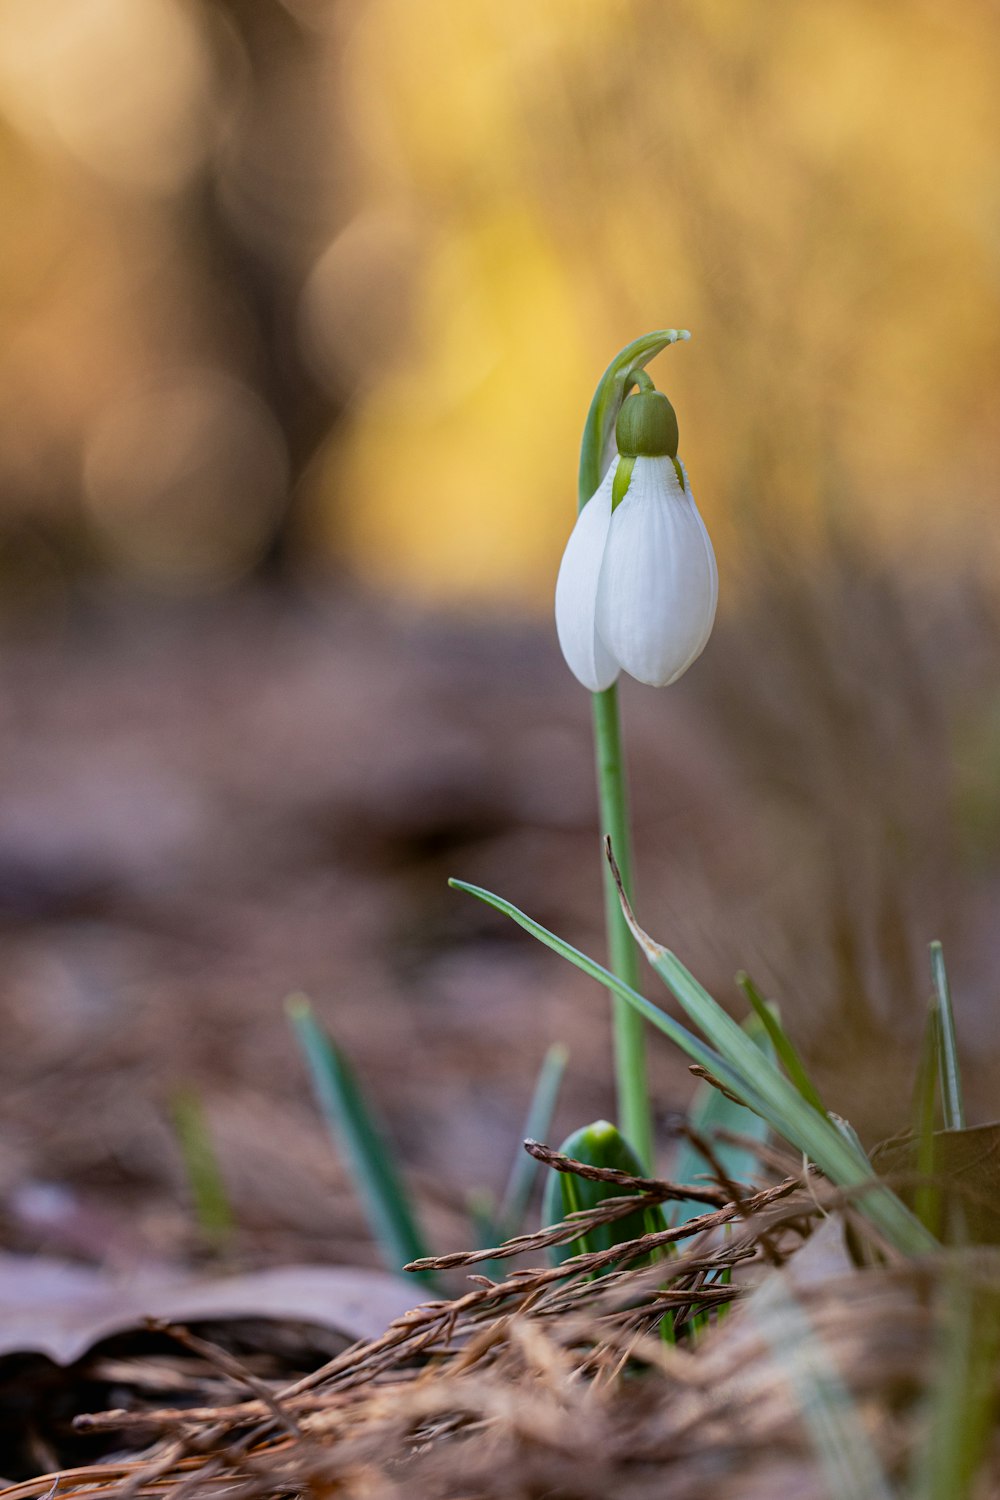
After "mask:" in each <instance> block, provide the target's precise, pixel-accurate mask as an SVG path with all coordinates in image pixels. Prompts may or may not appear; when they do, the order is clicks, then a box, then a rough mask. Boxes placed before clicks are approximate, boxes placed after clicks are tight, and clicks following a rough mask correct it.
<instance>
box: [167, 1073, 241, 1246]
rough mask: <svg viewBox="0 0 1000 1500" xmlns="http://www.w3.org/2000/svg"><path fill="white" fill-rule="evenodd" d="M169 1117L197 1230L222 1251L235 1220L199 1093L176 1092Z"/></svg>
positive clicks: (194, 1091)
mask: <svg viewBox="0 0 1000 1500" xmlns="http://www.w3.org/2000/svg"><path fill="white" fill-rule="evenodd" d="M171 1116H172V1118H173V1125H174V1134H175V1136H176V1138H177V1144H178V1147H179V1148H180V1153H181V1159H182V1161H183V1163H184V1173H185V1176H186V1177H187V1184H188V1191H189V1192H190V1194H191V1204H192V1207H193V1209H194V1216H195V1219H196V1221H197V1224H198V1228H199V1229H200V1230H201V1232H202V1234H203V1235H204V1236H205V1239H206V1241H207V1242H208V1243H209V1244H210V1245H212V1246H213V1247H214V1248H215V1249H222V1248H223V1247H224V1245H225V1244H226V1242H227V1241H228V1240H229V1239H230V1237H231V1236H232V1232H233V1228H234V1225H235V1220H234V1216H233V1211H232V1207H231V1205H230V1202H229V1195H228V1193H227V1192H226V1184H225V1180H224V1178H223V1176H222V1169H221V1168H220V1166H219V1159H218V1157H217V1155H216V1153H215V1147H214V1146H213V1144H212V1135H211V1132H210V1130H209V1128H208V1121H207V1120H206V1119H205V1110H204V1107H203V1105H202V1102H201V1095H200V1094H199V1093H198V1091H197V1090H196V1089H193V1088H181V1089H178V1090H177V1092H176V1093H175V1094H174V1096H173V1099H172V1101H171Z"/></svg>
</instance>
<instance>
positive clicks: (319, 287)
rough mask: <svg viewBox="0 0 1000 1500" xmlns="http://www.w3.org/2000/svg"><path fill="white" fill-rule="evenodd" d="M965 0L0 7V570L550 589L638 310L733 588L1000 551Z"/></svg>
mask: <svg viewBox="0 0 1000 1500" xmlns="http://www.w3.org/2000/svg"><path fill="white" fill-rule="evenodd" d="M998 32H1000V13H998V11H997V10H996V8H995V7H994V6H993V5H991V4H987V3H985V0H982V3H980V0H950V3H947V4H946V3H944V0H900V3H897V4H894V5H885V4H876V3H872V0H819V3H814V4H810V5H804V4H802V3H795V0H768V3H767V4H749V3H746V0H677V3H672V4H667V3H664V0H505V3H504V4H503V5H497V4H494V3H492V0H462V3H461V4H455V3H454V0H349V3H340V4H333V3H323V0H286V3H285V4H280V3H278V0H258V3H249V0H245V3H242V4H236V3H232V4H229V5H226V4H222V3H219V4H210V3H198V0H0V192H2V195H3V201H4V204H5V210H4V213H3V215H2V219H0V574H2V577H3V580H4V591H5V600H6V602H7V605H8V607H13V605H17V604H19V603H22V602H27V603H29V604H31V605H33V606H34V605H36V604H37V603H38V602H39V601H41V602H42V603H43V604H44V603H45V602H46V601H50V600H52V599H57V598H58V597H59V596H60V594H61V593H62V592H63V591H64V590H65V589H66V588H67V587H68V586H70V585H72V584H73V583H74V582H75V580H77V579H79V578H81V577H82V578H94V577H96V578H98V579H101V578H107V577H111V578H116V577H121V578H123V579H124V580H125V581H126V582H127V583H128V584H130V585H137V586H139V587H141V588H144V589H145V588H151V589H154V590H158V591H160V590H165V591H167V592H168V593H171V594H176V593H178V592H180V593H181V594H191V593H194V594H197V593H199V592H203V591H205V590H209V591H215V590H218V589H219V588H220V587H222V586H225V585H228V584H230V583H233V582H235V581H238V580H240V579H242V578H245V577H247V576H250V575H252V574H254V573H255V572H257V571H260V570H261V569H265V570H266V569H267V568H269V567H271V566H272V565H274V564H277V565H279V566H280V567H281V568H282V569H285V568H290V569H291V570H292V571H293V572H299V573H301V572H307V573H318V574H319V575H320V576H321V577H322V576H323V575H324V574H325V572H326V570H327V569H328V568H332V567H335V566H336V567H339V566H340V565H342V564H343V563H345V562H346V563H347V564H348V565H349V566H351V567H353V568H354V569H356V570H357V572H358V573H359V574H360V575H361V577H362V578H363V579H365V580H369V581H371V582H373V583H375V584H377V585H381V586H385V587H387V588H390V589H392V590H395V591H398V592H400V593H401V594H403V595H404V596H413V597H416V598H419V599H424V600H432V601H447V602H451V601H455V602H460V603H462V602H470V601H472V600H475V601H478V602H480V603H482V602H483V601H492V602H493V603H494V604H496V605H498V606H510V605H513V606H515V607H522V606H527V607H530V608H536V607H539V608H547V607H548V601H549V598H550V593H551V587H552V581H553V577H554V572H555V567H556V564H557V561H558V556H559V553H560V550H561V547H562V545H563V542H564V540H565V536H566V534H567V531H568V528H569V525H570V522H571V519H572V514H573V508H574V504H575V496H574V486H575V464H576V449H577V444H578V440H579V432H580V428H581V425H582V421H583V417H584V414H585V411H586V406H587V403H588V401H589V398H590V394H591V391H592V389H593V386H594V383H595V381H596V379H597V377H598V375H599V374H600V372H601V370H602V369H603V367H604V365H605V364H606V363H607V361H608V360H609V359H610V357H611V356H612V355H613V354H614V353H615V351H616V350H617V349H618V348H619V347H620V346H621V345H622V344H624V343H626V342H627V341H628V340H630V339H631V338H633V337H635V336H636V335H637V334H639V333H641V332H644V331H646V330H647V329H650V328H653V327H658V326H664V325H669V326H681V327H688V328H690V329H691V330H692V333H693V338H692V341H691V343H690V344H689V345H685V346H683V347H681V348H676V349H673V350H670V351H668V352H667V353H666V354H665V355H664V356H663V357H662V358H661V359H660V360H659V361H658V362H657V364H656V366H654V369H653V373H654V376H656V377H657V379H658V381H659V383H660V384H661V385H662V386H663V387H664V388H665V389H666V390H667V391H668V393H669V394H670V395H671V398H672V399H673V400H674V403H675V405H676V407H677V409H678V412H679V416H680V420H681V441H682V449H681V451H682V454H683V455H684V457H685V458H686V461H687V464H688V467H689V470H690V472H691V475H692V479H693V484H694V491H695V494H696V496H697V498H698V500H699V503H700V504H701V506H702V509H703V511H704V513H705V514H706V518H707V520H708V522H709V525H710V527H711V529H712V531H713V535H714V536H715V538H716V542H717V550H718V552H719V558H720V567H721V570H722V573H723V593H724V597H725V596H726V592H727V584H728V593H729V596H730V597H734V596H738V589H737V588H736V587H735V585H736V584H737V583H738V581H739V579H740V577H741V574H742V573H743V571H744V568H745V566H746V563H747V559H748V558H749V557H750V556H751V555H752V554H753V552H755V550H756V549H757V548H758V547H759V546H760V545H762V544H763V545H768V546H774V545H778V546H780V547H783V548H787V549H789V550H790V551H791V552H792V553H793V554H794V552H795V550H796V549H797V548H799V547H800V546H805V547H807V548H808V547H811V546H812V545H813V544H815V542H816V541H817V540H818V539H821V538H822V537H824V536H825V535H828V534H830V533H831V532H836V531H839V530H841V529H842V528H845V527H846V528H850V529H851V530H852V531H854V532H856V533H858V534H859V535H860V537H861V538H862V540H863V541H864V542H866V543H870V545H871V546H872V547H873V548H874V549H876V551H877V552H878V553H879V554H880V555H881V554H885V553H886V552H887V551H892V552H893V553H894V554H898V555H901V557H902V558H903V560H904V561H905V562H906V563H907V564H908V565H911V566H913V567H915V568H918V569H921V568H941V567H942V566H946V565H947V564H948V563H949V562H954V563H958V562H959V561H960V560H963V561H964V560H965V559H967V558H969V557H970V556H973V555H974V556H975V557H976V558H977V559H978V560H979V561H980V563H981V564H982V566H983V567H984V568H986V569H988V570H990V571H992V572H995V570H996V568H997V566H998V564H1000V557H998V551H997V543H996V540H995V537H996V535H997V528H996V527H995V526H993V525H992V524H991V523H992V515H993V506H994V503H995V502H994V495H993V490H994V476H995V474H996V472H997V467H998V458H1000V452H998V446H1000V425H998V423H997V420H996V416H995V407H996V402H997V395H998V389H997V388H998V372H1000V361H998V355H1000V317H998V311H1000V305H998V304H1000V174H998V165H997V163H998V155H997V141H998V115H1000V102H998V100H1000V94H998V90H997V88H996V78H997V76H998V62H1000V47H998Z"/></svg>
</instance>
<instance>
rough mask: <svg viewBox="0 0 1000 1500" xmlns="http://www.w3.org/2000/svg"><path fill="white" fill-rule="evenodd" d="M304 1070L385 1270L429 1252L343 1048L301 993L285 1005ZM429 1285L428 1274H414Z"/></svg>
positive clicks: (399, 1267)
mask: <svg viewBox="0 0 1000 1500" xmlns="http://www.w3.org/2000/svg"><path fill="white" fill-rule="evenodd" d="M285 1009H286V1011H287V1013H288V1019H289V1021H290V1022H291V1025H292V1030H293V1031H294V1033H295V1037H296V1040H297V1041H298V1043H299V1046H300V1047H301V1049H302V1053H303V1056H304V1057H305V1060H306V1062H307V1064H308V1066H309V1072H310V1075H311V1078H312V1085H313V1091H314V1093H315V1095H316V1101H317V1103H318V1104H319V1107H320V1110H321V1111H322V1114H323V1118H324V1119H325V1121H326V1124H327V1129H328V1130H329V1132H330V1136H331V1139H332V1140H333V1143H334V1145H335V1147H336V1148H337V1149H338V1150H339V1151H341V1152H343V1155H344V1158H345V1161H346V1163H347V1166H348V1169H349V1170H350V1173H351V1178H352V1180H353V1182H354V1187H355V1191H356V1192H357V1194H358V1197H359V1198H360V1199H361V1203H362V1205H363V1207H364V1210H365V1213H366V1216H367V1218H368V1223H369V1225H370V1227H371V1231H372V1234H373V1236H374V1238H375V1241H376V1243H377V1244H378V1246H379V1249H380V1250H381V1252H382V1258H383V1260H384V1261H385V1263H386V1265H387V1267H388V1268H389V1270H392V1271H398V1270H400V1269H401V1268H402V1267H403V1266H404V1265H406V1264H407V1262H408V1261H411V1260H421V1259H422V1258H423V1257H424V1256H426V1255H428V1254H429V1251H428V1249H427V1246H426V1245H425V1243H424V1240H423V1236H422V1235H421V1233H420V1230H419V1228H418V1226H417V1220H416V1215H415V1213H414V1211H413V1208H412V1207H411V1205H410V1200H409V1196H408V1194H407V1192H406V1189H405V1187H404V1185H403V1181H402V1178H401V1176H400V1174H399V1172H398V1170H397V1168H396V1164H395V1162H394V1160H393V1156H392V1152H391V1150H390V1148H389V1146H388V1144H387V1143H386V1140H385V1137H384V1136H383V1134H382V1132H381V1130H380V1129H379V1127H378V1126H377V1125H376V1123H375V1120H374V1118H373V1116H372V1113H371V1110H370V1109H369V1107H368V1105H367V1103H366V1102H365V1098H364V1095H363V1093H362V1091H361V1087H360V1085H359V1083H358V1080H357V1077H356V1075H355V1073H354V1069H353V1068H352V1067H351V1065H350V1063H349V1061H348V1059H347V1057H346V1056H345V1054H344V1052H343V1050H342V1049H341V1048H340V1047H338V1045H337V1043H336V1042H334V1041H333V1040H332V1038H331V1037H330V1036H328V1035H327V1033H326V1032H325V1031H324V1029H323V1027H322V1026H321V1025H320V1024H319V1022H318V1021H317V1020H316V1017H315V1014H314V1013H313V1008H312V1006H311V1005H310V1003H309V1001H308V1000H307V999H306V998H305V996H304V995H292V996H291V997H290V998H289V999H288V1000H286V1002H285ZM414 1274H415V1275H417V1276H418V1277H419V1279H420V1280H422V1281H425V1282H427V1283H428V1284H430V1285H433V1280H434V1279H433V1277H432V1276H431V1275H430V1273H428V1272H416V1273H414Z"/></svg>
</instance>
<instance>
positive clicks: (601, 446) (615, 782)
mask: <svg viewBox="0 0 1000 1500" xmlns="http://www.w3.org/2000/svg"><path fill="white" fill-rule="evenodd" d="M688 337H689V335H688V333H687V332H686V331H685V330H684V329H678V328H659V329H657V330H656V331H655V332H653V333H647V334H644V335H643V337H642V338H639V339H635V340H634V342H633V343H631V344H628V345H627V346H626V347H625V348H624V349H622V350H621V352H620V353H619V354H616V355H615V357H614V359H613V360H612V361H611V363H610V364H609V365H608V368H607V369H606V370H605V372H604V374H603V375H602V376H601V379H600V381H599V382H598V385H597V389H596V391H595V392H594V399H593V401H592V402H591V403H590V410H589V412H588V413H587V422H586V425H585V427H584V429H583V442H582V443H581V445H580V475H579V486H578V493H579V500H580V509H581V510H582V509H583V507H584V506H585V505H586V503H587V501H588V500H589V499H590V497H591V495H592V494H593V493H594V491H595V490H596V489H597V487H598V485H599V484H600V482H601V479H602V478H603V474H604V468H605V459H606V456H607V454H608V450H609V447H610V445H611V441H612V435H613V433H614V430H615V422H616V421H617V418H618V411H619V408H620V407H621V404H622V402H623V401H624V400H625V397H626V395H627V394H628V392H629V391H630V390H631V388H632V386H634V385H637V386H638V387H639V389H640V390H647V389H652V388H653V382H652V381H651V380H650V378H649V376H648V375H647V374H646V372H645V369H644V366H645V365H646V364H648V362H649V361H650V360H651V359H653V358H654V356H655V355H657V354H659V353H660V351H661V349H666V347H667V346H668V344H674V343H677V342H678V341H679V340H682V339H686V338H688ZM620 498H621V496H619V499H620ZM593 697H594V748H595V751H596V754H597V791H598V797H599V800H600V814H601V833H602V835H604V834H607V835H608V836H609V837H610V839H611V844H612V848H613V849H614V851H615V858H616V860H617V861H618V867H619V869H620V870H621V873H622V881H623V883H624V886H625V890H626V891H627V893H628V895H629V899H631V895H632V835H631V831H630V828H629V817H628V791H627V786H626V779H625V758H624V755H623V754H622V736H621V721H620V718H619V714H618V689H617V687H614V686H612V687H609V688H608V689H607V690H606V691H605V692H603V693H595V694H594V695H593ZM601 865H602V868H603V871H604V911H605V921H606V924H607V933H608V961H609V965H610V968H611V970H612V972H613V973H614V974H616V975H617V976H618V978H619V979H621V980H623V981H624V982H625V984H627V985H628V986H629V987H630V988H631V989H637V988H638V983H639V957H638V953H637V951H636V947H635V944H634V943H633V942H632V939H631V936H630V934H629V930H628V926H627V925H626V922H625V919H624V917H623V916H622V911H621V906H620V904H619V901H618V893H617V891H616V890H615V883H614V878H613V876H612V874H611V870H610V868H609V866H608V863H607V861H606V860H605V859H603V858H602V860H601ZM611 1015H612V1024H613V1027H614V1048H615V1085H616V1089H617V1097H618V1126H619V1129H620V1130H621V1133H622V1135H623V1136H624V1137H625V1139H626V1140H627V1141H628V1142H629V1144H630V1145H631V1147H632V1149H633V1151H634V1152H635V1153H636V1155H637V1156H638V1158H639V1160H640V1161H641V1162H642V1164H643V1167H644V1168H645V1170H646V1171H647V1172H651V1171H652V1170H653V1119H652V1112H651V1110H650V1107H649V1089H648V1086H647V1083H646V1044H645V1038H644V1024H645V1023H644V1022H643V1019H642V1017H641V1016H640V1015H638V1013H637V1012H636V1011H635V1010H634V1009H633V1008H632V1007H631V1006H630V1005H629V1004H628V1002H627V1001H625V1000H622V999H621V998H620V997H618V996H615V995H614V994H612V995H611Z"/></svg>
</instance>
